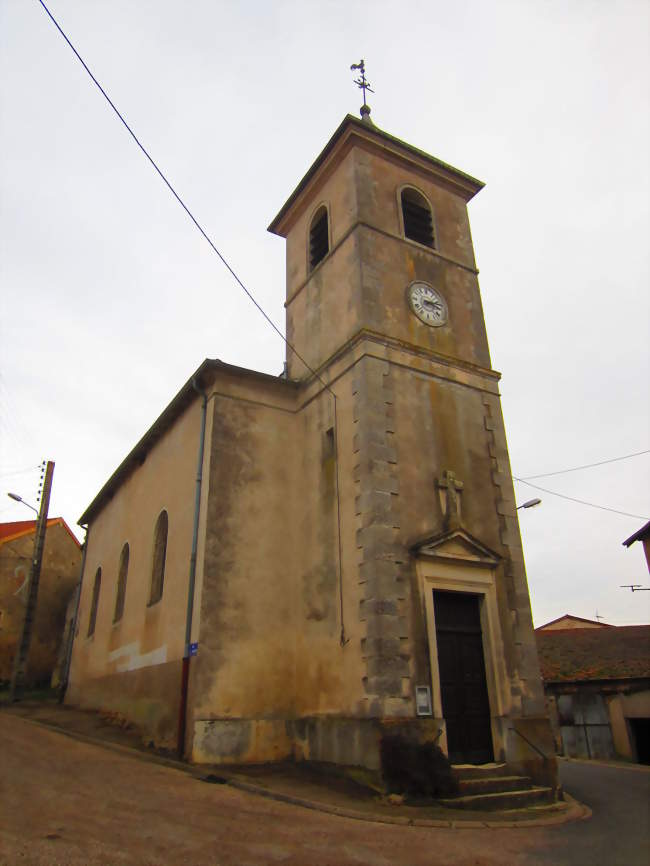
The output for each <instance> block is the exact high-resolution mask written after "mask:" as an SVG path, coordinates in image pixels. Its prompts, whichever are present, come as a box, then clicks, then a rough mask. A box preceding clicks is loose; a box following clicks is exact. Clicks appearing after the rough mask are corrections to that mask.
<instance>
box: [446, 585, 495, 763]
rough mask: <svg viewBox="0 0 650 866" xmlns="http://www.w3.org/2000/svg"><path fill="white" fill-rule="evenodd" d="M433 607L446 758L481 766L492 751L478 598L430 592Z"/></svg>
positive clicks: (461, 594) (453, 593) (462, 594)
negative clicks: (444, 723)
mask: <svg viewBox="0 0 650 866" xmlns="http://www.w3.org/2000/svg"><path fill="white" fill-rule="evenodd" d="M433 605H434V610H435V620H436V640H437V644H438V668H439V673H440V692H441V698H442V713H443V716H444V718H445V721H446V725H447V747H448V751H449V760H450V761H451V762H452V763H453V764H485V763H487V762H489V761H492V760H493V759H494V752H493V747H492V729H491V725H490V701H489V698H488V690H487V679H486V674H485V658H484V655H483V635H482V632H481V616H480V596H478V595H472V594H470V593H465V592H443V591H438V590H434V591H433Z"/></svg>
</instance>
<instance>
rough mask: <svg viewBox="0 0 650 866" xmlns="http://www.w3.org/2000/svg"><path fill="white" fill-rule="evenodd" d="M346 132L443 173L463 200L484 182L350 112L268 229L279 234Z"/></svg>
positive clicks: (348, 134) (470, 196)
mask: <svg viewBox="0 0 650 866" xmlns="http://www.w3.org/2000/svg"><path fill="white" fill-rule="evenodd" d="M346 136H347V137H350V136H356V137H357V140H358V141H363V140H365V141H367V142H373V143H374V144H375V145H379V146H380V147H381V148H382V149H383V150H385V151H386V152H391V153H392V154H394V155H401V156H402V157H403V158H404V157H406V158H410V159H411V160H413V159H416V160H417V161H419V162H420V163H422V164H424V165H425V166H427V167H428V168H429V169H431V170H432V171H433V172H435V173H436V174H438V175H440V176H441V177H444V178H445V179H446V180H447V181H448V182H452V183H453V184H454V187H455V188H456V189H457V190H458V191H462V193H463V196H464V198H465V200H466V201H469V200H470V199H471V198H473V197H474V196H475V195H476V193H477V192H479V191H480V190H481V189H483V187H484V186H485V184H484V183H483V181H480V180H477V179H476V178H475V177H472V176H471V175H469V174H465V172H463V171H460V169H457V168H454V167H453V166H452V165H449V164H448V163H446V162H443V161H442V160H441V159H437V158H436V157H435V156H431V154H429V153H426V152H425V151H423V150H419V148H417V147H413V145H412V144H407V143H406V142H405V141H402V140H401V139H399V138H396V137H395V136H394V135H389V133H387V132H384V131H383V130H381V129H378V128H377V127H376V126H375V125H374V124H372V123H368V122H367V121H365V122H364V121H363V120H360V119H359V118H358V117H354V116H353V115H352V114H347V115H346V116H345V117H344V118H343V121H342V122H341V124H340V125H339V127H338V129H337V130H336V132H335V133H334V135H333V136H332V137H331V138H330V140H329V141H328V142H327V144H326V145H325V147H324V148H323V150H321V152H320V153H319V154H318V156H317V157H316V159H315V160H314V162H313V163H312V165H311V166H310V168H309V169H308V170H307V173H306V174H305V175H304V177H303V178H302V180H301V181H300V183H299V184H298V186H297V187H296V188H295V189H294V191H293V192H292V193H291V195H290V196H289V198H288V199H287V200H286V202H285V203H284V204H283V205H282V207H281V208H280V211H279V213H278V214H277V216H276V217H275V219H274V220H273V221H272V222H271V224H270V225H269V228H268V230H269V231H270V232H273V234H279V235H281V234H282V233H283V232H282V224H283V222H284V219H285V217H286V215H287V213H288V212H289V211H290V210H291V208H292V207H293V206H294V204H295V203H296V202H297V200H298V199H299V197H300V195H301V193H302V192H303V190H304V189H305V188H306V187H307V186H308V184H309V183H310V181H311V180H312V179H313V178H314V177H315V175H316V174H317V173H318V171H319V170H320V168H321V166H322V165H323V164H324V163H325V162H326V160H327V159H328V157H329V156H330V155H331V154H332V152H333V151H334V149H335V148H336V146H337V145H338V143H339V142H340V141H341V140H342V139H344V138H345V137H346Z"/></svg>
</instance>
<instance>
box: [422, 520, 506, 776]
mask: <svg viewBox="0 0 650 866" xmlns="http://www.w3.org/2000/svg"><path fill="white" fill-rule="evenodd" d="M413 552H414V554H415V556H416V572H417V576H418V582H419V584H420V592H421V598H422V599H423V601H424V611H423V613H424V616H425V621H426V632H427V638H428V644H429V662H430V666H431V697H432V704H433V716H434V718H435V719H436V721H438V722H439V723H440V727H441V728H442V731H443V733H442V735H441V738H440V746H441V748H442V749H443V751H444V752H445V753H446V754H447V753H448V747H447V733H446V721H445V718H444V715H443V709H442V695H441V690H440V670H439V665H438V644H437V639H436V615H435V608H434V603H433V593H434V591H435V590H438V591H444V592H463V593H469V594H472V595H476V596H478V598H479V608H480V620H481V633H482V639H483V655H484V658H485V675H486V681H487V689H488V699H489V702H490V724H491V730H492V742H493V745H494V756H495V760H497V761H499V760H503V759H504V756H505V746H506V734H507V724H506V722H507V716H508V715H509V712H510V704H511V700H510V687H509V681H508V675H507V668H506V662H505V653H504V646H503V638H502V634H501V626H500V621H499V610H498V603H497V592H496V569H497V565H498V557H497V556H496V554H493V553H492V552H491V551H489V550H488V549H487V548H485V547H483V546H482V545H481V544H480V543H478V542H477V541H476V540H475V539H473V538H472V537H471V536H469V535H468V534H467V533H465V532H464V531H463V530H457V531H455V532H450V533H445V534H444V535H443V536H441V537H439V538H437V539H429V540H427V541H426V542H422V543H421V544H419V545H417V546H416V547H415V548H414V550H413Z"/></svg>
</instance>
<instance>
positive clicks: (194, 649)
mask: <svg viewBox="0 0 650 866" xmlns="http://www.w3.org/2000/svg"><path fill="white" fill-rule="evenodd" d="M198 652H199V644H198V641H197V643H191V644H190V656H195V655H198Z"/></svg>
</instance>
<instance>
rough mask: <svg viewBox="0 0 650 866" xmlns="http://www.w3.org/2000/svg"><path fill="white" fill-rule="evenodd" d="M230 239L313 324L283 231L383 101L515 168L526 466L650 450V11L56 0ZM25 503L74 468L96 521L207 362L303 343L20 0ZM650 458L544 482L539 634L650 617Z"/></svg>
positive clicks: (460, 156)
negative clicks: (644, 541) (288, 209)
mask: <svg viewBox="0 0 650 866" xmlns="http://www.w3.org/2000/svg"><path fill="white" fill-rule="evenodd" d="M50 8H51V11H52V13H53V14H54V16H55V17H57V18H58V20H59V23H60V24H61V26H62V27H63V29H64V30H66V32H67V34H68V36H69V38H70V39H71V41H72V42H73V44H74V45H75V46H76V48H77V50H78V51H79V52H80V53H81V55H82V57H83V58H84V59H85V60H86V62H87V63H88V65H89V66H90V68H91V69H92V71H93V72H94V74H95V75H96V76H97V78H98V79H99V80H100V82H101V83H102V85H103V86H104V87H105V89H106V90H107V91H108V93H109V95H110V96H111V98H112V99H113V101H114V102H115V103H116V104H117V106H118V107H119V108H120V110H121V111H122V113H123V114H124V116H125V117H126V119H127V120H128V122H129V123H130V124H131V125H132V127H133V128H134V130H135V132H136V134H137V135H138V136H139V137H140V139H141V141H142V142H143V143H144V144H145V146H146V147H147V148H148V149H149V150H150V151H151V153H152V155H153V156H154V158H155V159H156V160H157V161H158V162H159V164H160V165H161V167H162V168H163V170H164V171H165V172H166V173H167V174H168V176H169V178H170V180H171V181H172V183H173V184H174V185H175V186H176V188H177V189H178V191H179V192H180V194H181V195H182V196H183V197H184V199H185V201H186V202H187V204H188V206H189V207H190V208H191V209H192V210H193V211H194V213H195V214H196V216H197V218H198V219H199V221H201V222H202V224H203V225H204V227H205V228H206V230H207V231H208V233H209V234H210V235H211V236H212V238H213V239H214V240H215V242H216V244H217V246H218V247H219V248H220V250H221V251H222V252H223V253H224V255H225V256H226V257H227V258H228V260H229V261H230V263H231V264H232V266H233V267H234V268H235V269H236V270H237V271H238V273H239V274H240V276H241V277H242V279H243V280H244V281H245V282H246V284H247V285H248V286H249V287H250V288H251V289H252V290H253V291H254V293H255V295H256V297H257V299H258V300H259V302H260V303H261V304H262V305H263V306H264V307H265V309H266V310H267V312H268V313H269V315H270V316H271V317H272V318H273V320H274V321H275V322H277V323H278V325H280V326H281V327H282V328H283V327H284V309H283V300H284V241H283V240H282V239H280V238H277V237H274V236H272V235H270V234H268V233H267V232H266V226H267V225H268V224H269V222H270V220H271V219H272V218H273V216H275V214H276V212H277V211H278V210H279V208H280V207H281V205H282V204H283V203H284V201H285V199H286V198H287V197H288V195H289V193H290V192H291V191H292V190H293V188H294V187H295V185H296V184H297V182H298V181H299V180H300V178H301V177H302V175H303V173H304V172H305V171H306V169H307V168H308V167H309V165H310V164H311V162H312V160H313V159H314V158H315V156H316V155H317V154H318V152H319V151H320V149H321V148H322V147H323V145H324V144H325V143H326V141H327V140H328V138H329V137H330V135H331V134H332V132H333V131H334V130H335V128H336V127H337V126H338V124H339V123H340V121H341V120H342V119H343V117H344V115H345V114H346V113H348V112H349V113H355V114H356V113H357V111H358V108H359V105H360V93H359V91H357V90H356V88H354V86H353V84H352V78H353V75H352V73H351V72H350V70H349V67H350V64H351V63H353V62H357V61H358V60H359V59H360V58H361V57H364V58H365V60H366V64H367V75H368V78H369V80H370V82H371V84H372V86H373V88H374V90H375V93H374V94H371V95H370V104H371V106H372V118H373V120H374V121H375V123H376V124H377V125H378V126H379V127H380V128H381V129H384V130H386V131H387V132H389V133H391V134H393V135H396V136H398V137H400V138H402V139H404V140H405V141H408V142H410V143H411V144H413V145H415V146H416V147H419V148H421V149H423V150H425V151H428V152H429V153H431V154H433V155H434V156H437V157H439V158H440V159H443V160H445V161H446V162H449V163H451V164H452V165H455V166H457V167H458V168H460V169H462V170H463V171H466V172H468V173H469V174H472V175H474V176H476V177H479V178H481V179H482V180H484V181H485V182H486V184H487V186H486V188H485V189H484V190H483V191H482V192H481V193H479V195H478V196H477V197H476V199H475V200H474V201H473V202H471V203H470V219H471V222H472V231H473V237H474V244H475V247H476V255H477V260H478V265H479V268H480V269H481V275H480V282H481V291H482V297H483V303H484V307H485V314H486V319H487V328H488V337H489V340H490V347H491V351H492V361H493V366H494V367H495V368H496V369H497V370H500V371H501V372H502V373H503V380H502V394H503V409H504V414H505V419H506V431H507V434H508V441H509V446H510V457H511V462H512V468H513V472H514V474H515V475H518V476H524V477H527V476H531V475H537V474H540V473H546V472H553V471H556V470H561V469H565V468H570V467H574V466H579V465H582V464H585V463H594V462H597V461H601V460H605V459H608V458H613V457H618V456H621V455H626V454H630V453H631V452H637V451H643V450H646V449H648V448H650V444H649V443H650V416H649V408H648V407H649V400H648V381H649V373H650V364H649V358H648V345H649V339H648V338H649V336H650V333H649V332H650V310H649V301H648V298H649V291H648V289H649V285H650V281H649V273H648V271H649V268H648V238H649V237H650V220H649V198H650V196H649V185H648V167H649V166H648V162H649V160H648V154H649V153H650V141H649V121H648V118H649V102H650V100H649V95H648V88H649V81H650V74H649V71H650V70H649V69H648V65H649V61H648V57H649V55H650V52H649V45H648V32H649V20H648V19H649V15H650V5H649V4H648V3H647V0H638V2H636V0H630V2H622V0H618V2H617V0H602V2H600V0H587V2H582V0H562V2H553V0H551V2H547V0H516V2H489V0H467V2H455V3H442V2H435V0H427V2H414V0H402V2H399V3H397V2H394V0H393V2H383V0H374V2H372V3H370V2H363V3H362V2H355V0H344V2H339V0H336V2H327V0H321V2H319V3H314V2H310V0H296V2H283V0H269V2H257V0H249V2H246V3H236V2H227V3H226V2H218V0H191V2H190V0H188V2H184V3H181V2H178V0H175V2H171V0H137V2H133V0H51V6H50ZM0 53H1V59H0V63H1V66H0V129H1V133H0V182H1V202H0V223H1V224H0V256H1V264H0V267H1V271H0V279H1V291H2V309H1V313H2V324H1V331H0V376H1V378H0V435H1V440H0V494H1V495H2V501H0V520H3V521H6V520H20V519H29V516H30V512H29V511H28V510H27V509H25V508H24V507H23V506H21V505H19V504H14V503H12V502H11V501H10V500H9V499H7V498H6V497H5V495H4V494H5V493H6V491H8V490H15V491H17V492H18V493H20V494H21V495H23V496H24V498H25V499H27V500H28V501H31V502H35V499H36V488H37V484H38V471H37V470H36V469H35V467H36V466H37V465H38V464H39V463H40V461H41V460H43V459H44V458H49V459H52V460H55V461H56V468H55V473H54V488H53V495H52V502H51V507H50V515H53V516H55V515H63V517H65V519H66V520H67V522H68V523H69V524H70V525H71V526H73V527H74V526H75V524H76V520H77V519H78V517H79V516H80V514H81V513H82V511H83V510H84V509H85V507H86V506H87V505H88V504H89V502H90V501H91V500H92V498H93V497H94V496H95V494H96V493H97V492H98V490H99V488H100V487H101V486H102V484H103V483H104V481H105V480H106V479H107V478H108V476H109V475H110V474H111V473H112V472H113V471H114V469H115V468H116V467H117V466H118V464H119V463H120V462H121V460H122V459H123V458H124V457H125V455H126V454H127V453H128V451H129V450H130V449H131V448H132V447H133V445H134V444H135V442H136V441H137V440H138V439H139V438H140V436H141V435H142V434H143V433H144V432H145V431H146V429H147V428H148V427H149V426H150V424H151V423H152V422H153V421H154V419H155V418H156V417H157V416H158V414H159V413H160V412H161V411H162V409H163V408H164V407H165V406H166V404H167V403H168V402H169V401H170V400H171V398H172V397H173V396H174V394H175V393H176V392H177V391H178V389H179V388H180V387H181V385H182V384H183V383H184V382H185V381H186V380H187V379H188V378H189V376H190V375H191V373H192V372H193V371H194V370H195V368H196V367H198V366H199V364H200V363H201V361H202V360H203V359H204V358H206V357H211V358H220V359H222V360H224V361H227V362H229V363H233V364H238V365H242V366H245V367H250V368H253V369H257V370H262V371H265V372H270V373H279V372H280V370H281V369H282V361H283V357H284V347H283V344H282V342H281V340H280V339H279V338H278V336H277V335H276V334H274V333H273V331H272V330H271V328H270V327H269V326H268V325H267V324H266V323H265V322H264V321H263V319H262V318H261V316H260V315H259V313H258V312H257V311H256V310H255V309H254V308H253V307H252V305H251V304H250V301H248V300H247V298H246V297H245V296H244V295H243V294H242V293H241V290H240V289H239V288H238V287H237V286H236V284H234V283H233V280H232V278H231V277H230V276H229V274H228V273H227V272H226V271H225V269H224V267H223V266H222V265H221V263H220V262H219V261H218V259H217V258H216V256H215V255H214V254H213V253H212V252H211V251H210V249H209V247H208V246H207V244H206V243H205V241H204V240H203V239H202V238H201V236H200V235H199V234H198V232H197V231H196V229H195V228H194V227H193V226H192V224H191V223H190V221H189V220H188V218H187V216H186V215H185V214H184V213H183V212H182V210H181V209H180V208H179V206H178V204H177V203H176V202H175V201H174V199H173V198H172V196H171V195H170V193H169V191H168V190H167V189H166V188H165V187H164V185H163V184H162V182H161V181H160V179H159V178H158V176H157V175H156V174H155V172H154V171H153V170H152V168H151V166H150V165H149V164H148V163H147V161H146V160H145V158H144V157H143V155H142V153H141V152H140V151H139V150H138V149H137V147H136V146H135V144H134V143H133V141H132V139H131V138H130V137H129V136H128V134H127V133H126V131H125V129H124V128H123V127H122V125H121V124H120V123H119V121H118V120H117V118H116V117H115V115H114V114H113V113H112V111H111V110H110V108H109V107H108V105H107V103H106V102H105V101H104V99H103V98H102V97H101V95H100V94H99V92H98V91H97V89H96V88H95V86H94V85H93V84H92V82H91V80H90V79H89V77H88V76H87V74H86V73H85V72H84V70H83V68H82V67H81V66H80V64H79V63H78V61H77V60H76V59H75V57H74V55H73V54H72V52H71V51H70V49H69V48H68V47H67V45H66V44H65V43H64V41H63V40H62V38H61V36H60V35H59V34H58V32H57V31H56V29H55V28H54V26H53V24H52V23H51V21H50V20H49V19H48V17H47V15H46V14H45V12H44V10H43V8H42V7H41V5H40V4H39V3H38V2H37V0H4V2H3V3H2V4H0ZM649 458H650V455H647V454H646V455H643V456H640V457H635V458H633V459H629V460H623V461H619V462H616V463H610V464H607V465H604V466H601V467H597V468H592V469H587V470H582V471H578V472H571V473H568V474H564V475H558V476H552V477H548V478H542V479H539V480H538V481H534V482H533V483H536V484H539V485H541V486H543V487H547V488H548V489H549V490H553V491H556V492H558V493H562V494H564V495H567V496H571V497H575V498H579V499H584V500H587V501H589V502H593V503H597V504H599V505H602V506H606V507H608V508H612V509H617V510H620V511H624V512H629V513H630V514H633V515H638V516H637V517H625V516H622V515H618V514H613V513H608V512H606V511H602V510H597V509H595V508H590V507H587V506H584V505H579V504H575V503H572V502H568V501H566V500H563V499H560V498H557V497H555V496H552V495H549V494H546V493H538V491H536V490H534V489H533V488H530V487H526V486H525V485H523V484H520V483H517V484H516V485H515V491H516V494H517V499H518V501H519V502H524V501H525V500H527V499H529V498H531V497H532V496H535V495H539V496H541V497H542V499H543V504H542V505H541V506H540V507H538V508H535V509H531V510H526V511H520V520H521V528H522V536H523V542H524V552H525V556H526V561H527V567H528V580H529V585H530V589H531V599H532V603H533V614H534V619H535V623H536V625H540V624H542V623H543V622H546V621H548V620H550V619H553V618H555V617H557V616H560V615H561V614H563V613H565V612H568V613H572V614H575V615H578V616H583V617H587V618H591V619H593V618H594V616H595V615H596V613H598V614H599V615H601V616H602V617H604V619H605V621H607V622H612V623H615V624H629V623H637V622H648V620H649V618H650V593H645V592H637V593H634V594H633V593H631V592H630V591H629V590H624V589H620V588H619V586H620V584H625V583H642V584H643V585H645V586H648V585H649V583H650V581H649V578H648V573H647V570H646V566H645V562H644V558H643V553H642V550H641V548H640V545H639V544H635V545H634V546H633V547H631V548H630V549H629V550H628V549H626V548H623V547H622V546H621V542H622V541H623V540H624V539H625V538H626V537H627V536H629V535H631V534H632V533H633V532H635V531H636V530H637V529H638V528H639V527H640V526H641V525H642V524H643V523H644V522H645V520H647V519H648V517H650V494H649V488H650V485H649V484H648V481H649V480H650V477H649V476H650V459H649Z"/></svg>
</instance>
